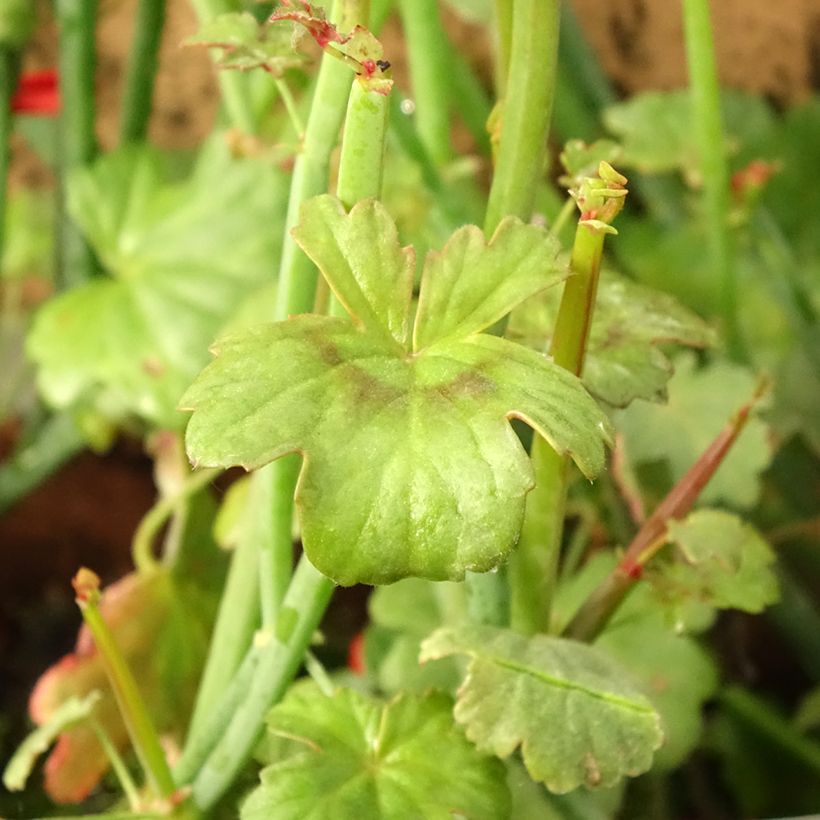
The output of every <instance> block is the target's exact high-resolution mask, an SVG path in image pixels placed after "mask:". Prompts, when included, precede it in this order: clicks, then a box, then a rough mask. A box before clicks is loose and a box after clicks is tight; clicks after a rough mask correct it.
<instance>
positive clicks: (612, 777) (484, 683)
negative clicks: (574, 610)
mask: <svg viewBox="0 0 820 820" xmlns="http://www.w3.org/2000/svg"><path fill="white" fill-rule="evenodd" d="M452 654H465V655H468V656H469V657H470V658H471V659H472V660H471V662H470V667H469V670H468V673H467V678H466V679H465V681H464V683H463V684H462V686H461V688H460V689H459V692H458V696H457V701H456V707H455V717H456V720H457V721H458V722H459V723H462V724H463V725H464V726H465V727H466V731H467V737H468V738H470V740H472V741H473V742H474V743H475V744H476V745H477V746H478V748H479V749H482V750H484V751H488V752H493V754H495V755H497V756H498V757H502V758H504V757H507V756H508V755H510V754H512V753H513V752H514V751H515V749H516V748H518V747H519V746H521V752H522V755H523V758H524V765H525V766H526V767H527V771H528V772H529V773H530V776H531V777H532V778H533V779H535V780H539V781H541V782H543V783H544V784H545V785H546V786H547V788H548V789H550V791H553V792H557V793H559V794H560V793H564V792H568V791H571V790H572V789H575V788H577V787H578V786H581V785H587V786H602V787H607V786H612V785H613V784H615V783H616V782H617V781H618V780H619V779H620V778H621V777H623V776H624V775H637V774H640V773H642V772H645V771H646V770H647V769H648V768H649V767H650V765H651V763H652V753H653V752H654V751H655V749H657V748H658V746H659V745H660V743H661V739H662V735H661V731H660V721H659V718H658V714H657V713H656V712H655V710H654V709H653V708H652V705H651V703H650V702H649V700H647V698H646V697H645V696H644V695H642V694H641V693H640V692H639V690H638V689H637V688H636V686H635V685H634V683H633V682H632V680H630V678H629V677H628V675H627V673H626V672H625V671H623V670H622V669H621V668H620V667H619V666H618V665H617V664H616V663H615V662H614V661H612V660H610V658H609V657H608V656H607V655H606V654H604V653H603V652H601V651H600V650H597V649H595V648H594V647H591V646H587V645H586V644H582V643H578V642H576V641H570V640H565V639H563V638H553V637H548V636H546V635H536V636H533V637H526V636H524V635H520V634H518V633H516V632H513V631H511V630H503V629H495V628H492V627H478V626H468V627H461V628H457V629H442V630H439V631H438V632H436V633H434V634H433V635H432V636H431V637H430V638H428V639H427V640H426V641H425V642H424V643H423V644H422V654H421V659H422V661H424V660H427V659H431V658H441V657H445V656H447V655H452Z"/></svg>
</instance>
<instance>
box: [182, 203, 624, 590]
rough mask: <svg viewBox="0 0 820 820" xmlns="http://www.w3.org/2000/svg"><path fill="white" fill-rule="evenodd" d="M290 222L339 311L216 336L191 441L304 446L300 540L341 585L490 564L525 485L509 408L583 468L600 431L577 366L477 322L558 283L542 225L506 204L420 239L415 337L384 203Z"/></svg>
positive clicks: (518, 512)
mask: <svg viewBox="0 0 820 820" xmlns="http://www.w3.org/2000/svg"><path fill="white" fill-rule="evenodd" d="M295 236H296V238H297V241H298V242H299V243H300V244H301V245H302V247H303V249H304V250H305V252H306V253H307V254H308V255H309V256H310V257H311V258H312V259H313V260H314V261H315V262H316V263H317V265H318V266H319V268H320V269H321V270H322V273H323V274H324V275H325V277H326V278H327V280H328V282H329V284H330V285H331V287H332V288H333V290H334V292H335V294H336V295H337V297H338V298H339V300H340V301H341V302H342V304H343V305H344V306H345V307H346V309H347V310H348V312H349V313H350V315H351V320H347V319H338V318H326V317H320V316H312V315H307V316H300V317H295V318H292V319H291V320H289V321H287V322H280V323H277V324H273V325H268V326H264V327H260V328H254V329H252V330H249V331H247V332H245V333H243V334H237V335H235V336H232V337H229V338H226V339H223V340H222V341H221V342H220V343H219V345H218V355H217V358H216V360H215V361H214V362H212V363H211V364H210V365H209V366H208V367H207V368H206V369H205V371H203V373H202V374H201V375H200V377H199V378H198V379H197V381H196V382H195V383H194V385H193V386H192V387H191V388H190V389H189V390H188V392H187V393H186V394H185V396H184V397H183V399H182V405H183V406H185V407H186V408H191V409H193V410H194V414H193V417H192V419H191V422H190V423H189V425H188V432H187V446H188V452H189V455H190V457H191V458H192V459H193V460H194V461H195V462H197V463H201V464H211V465H215V466H216V465H219V466H229V465H234V464H241V465H243V466H245V467H246V468H254V467H259V466H262V465H263V464H266V463H267V462H269V461H271V460H273V459H275V458H278V457H280V456H282V455H285V454H287V453H290V452H293V451H299V452H301V453H302V454H303V455H304V463H303V468H302V475H301V477H300V481H299V485H298V489H297V495H296V502H297V506H298V508H299V512H300V521H301V531H302V537H303V541H304V545H305V550H306V552H307V555H308V557H309V558H310V560H311V562H312V563H313V564H314V565H315V566H316V567H317V568H318V569H319V570H320V571H321V572H323V573H325V574H326V575H328V576H329V577H331V578H333V579H334V580H335V581H337V582H338V583H341V584H352V583H356V582H364V583H388V582H391V581H395V580H398V579H399V578H403V577H406V576H409V575H415V576H419V577H424V578H430V579H433V580H445V579H449V580H457V579H460V578H462V577H463V576H464V573H465V571H467V570H473V571H486V570H488V569H491V568H492V567H494V566H497V565H498V564H499V563H500V562H501V561H502V560H503V559H504V558H505V557H506V555H507V554H508V553H509V551H510V550H511V549H512V547H513V546H514V544H515V542H516V540H517V538H518V533H519V531H520V527H521V519H522V516H523V506H524V496H525V494H526V492H527V491H528V490H529V489H530V488H531V487H532V483H533V479H532V469H531V466H530V463H529V460H528V459H527V457H526V454H525V453H524V451H523V449H522V448H521V445H520V443H519V442H518V440H517V438H516V437H515V435H514V433H513V431H512V428H511V427H510V425H509V423H508V419H509V418H511V417H518V418H520V419H522V420H523V421H525V422H526V423H527V424H529V425H530V426H531V427H533V428H534V429H535V430H536V431H537V432H538V433H539V434H540V435H542V436H543V437H544V438H545V439H546V440H547V441H548V442H549V443H550V444H551V445H552V446H553V447H554V448H555V449H556V450H557V451H559V452H562V453H568V454H570V455H571V456H572V458H573V459H574V460H575V462H576V463H577V464H578V466H579V467H580V468H581V470H582V471H583V472H584V473H585V474H586V475H588V476H593V475H594V474H595V473H596V472H598V471H599V470H600V468H601V466H602V464H603V455H604V452H603V441H605V440H607V437H608V422H607V420H606V418H605V416H603V414H602V413H601V411H600V410H599V409H598V407H597V405H595V403H594V401H593V400H592V399H591V398H590V397H589V396H588V395H587V394H586V392H585V391H584V390H583V388H582V387H581V385H580V383H579V382H578V380H577V379H575V377H574V376H572V375H571V374H569V373H568V372H566V371H564V370H562V369H561V368H558V367H556V366H555V365H554V364H552V363H551V362H550V361H548V360H547V359H546V358H544V357H543V356H540V355H538V354H536V353H534V352H532V351H529V350H527V349H525V348H523V347H521V346H518V345H515V344H513V343H511V342H509V341H507V340H505V339H501V338H498V337H495V336H489V335H483V334H480V333H479V332H480V331H481V330H483V329H484V328H485V327H487V326H488V325H490V324H492V323H494V322H495V321H497V320H498V319H500V318H501V317H502V316H504V315H505V314H506V313H507V312H509V310H510V309H511V308H512V307H514V306H515V305H516V304H517V303H518V302H520V301H521V300H522V299H524V298H526V297H527V296H529V295H532V294H533V293H534V292H537V291H538V290H540V289H542V288H545V287H547V286H549V285H551V284H554V283H556V282H558V281H560V279H561V278H562V277H563V275H564V274H563V271H562V270H560V269H557V268H556V267H555V265H554V258H555V246H554V243H553V241H552V240H551V239H550V238H549V237H548V236H547V234H546V233H545V232H543V231H542V230H540V229H538V228H536V227H534V226H525V225H523V224H522V223H520V222H519V221H518V220H516V219H512V218H510V219H508V220H505V221H504V222H503V223H502V225H501V226H500V227H499V229H498V231H497V232H496V234H495V236H494V237H493V238H492V240H491V241H490V243H489V245H485V242H484V239H483V237H482V236H481V233H480V231H479V230H478V229H477V228H475V227H472V226H468V227H466V228H462V229H460V230H459V231H458V232H457V233H456V234H455V235H454V237H453V238H452V239H451V240H450V242H449V243H448V244H447V245H446V246H445V249H444V250H443V251H442V252H441V253H440V254H430V255H428V258H427V261H426V264H425V267H424V273H423V275H422V284H421V294H420V296H419V307H418V311H417V313H416V317H415V323H414V328H413V334H412V338H413V342H412V348H411V330H410V308H411V296H412V286H413V258H412V251H411V250H410V249H402V248H401V247H400V245H399V244H398V240H397V237H396V230H395V226H394V225H393V224H392V221H391V220H390V217H389V216H388V215H387V213H386V211H385V210H384V208H383V207H382V206H381V205H380V204H379V203H377V202H374V201H366V202H363V203H360V204H359V205H357V206H355V207H354V208H353V210H352V211H351V213H350V214H349V215H347V214H346V213H345V212H344V209H343V208H342V206H341V204H340V203H339V202H338V201H337V200H335V199H333V198H332V197H319V198H317V199H314V200H311V201H310V202H309V203H307V204H306V205H305V206H304V208H303V211H302V220H301V222H300V225H299V226H298V227H297V228H296V230H295ZM500 271H503V272H504V273H505V274H506V276H505V277H504V278H502V277H501V276H500V275H499V274H500ZM240 394H241V397H242V398H241V401H237V400H236V398H237V396H238V395H240Z"/></svg>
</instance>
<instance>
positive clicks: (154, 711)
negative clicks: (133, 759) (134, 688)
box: [29, 570, 213, 803]
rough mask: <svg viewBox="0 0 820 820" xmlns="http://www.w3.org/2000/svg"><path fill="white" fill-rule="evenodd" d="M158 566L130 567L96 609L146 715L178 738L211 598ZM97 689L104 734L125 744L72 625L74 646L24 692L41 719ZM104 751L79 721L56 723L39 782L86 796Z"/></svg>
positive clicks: (90, 648)
mask: <svg viewBox="0 0 820 820" xmlns="http://www.w3.org/2000/svg"><path fill="white" fill-rule="evenodd" d="M181 586H185V585H184V584H181V583H180V582H179V581H177V580H175V579H174V578H173V576H172V575H171V574H170V573H169V572H168V571H166V570H157V571H155V572H150V573H142V574H136V573H134V574H131V575H127V576H125V577H124V578H123V579H121V580H120V581H118V582H117V583H115V584H112V585H110V586H108V587H106V589H105V590H104V592H103V597H102V602H101V607H100V608H101V611H102V614H103V617H104V618H105V620H106V621H107V622H108V625H109V627H110V628H111V630H112V631H113V632H114V635H115V636H116V639H117V642H118V645H119V648H120V650H121V651H122V653H123V655H124V656H125V658H126V660H127V662H128V664H129V666H130V668H131V669H132V671H133V672H134V674H135V676H136V679H137V681H138V683H139V685H140V691H141V693H142V694H143V696H144V697H145V700H146V703H147V705H148V708H149V709H150V712H151V716H152V717H153V718H154V720H155V722H156V724H157V726H158V727H159V728H160V730H161V731H163V732H169V733H171V734H172V735H174V736H175V737H176V739H177V741H179V740H181V738H182V732H183V731H184V729H185V724H186V720H187V716H188V713H189V711H190V707H191V704H192V703H193V697H194V694H195V691H196V681H197V679H198V675H199V672H200V670H201V668H202V663H203V660H204V656H205V651H206V649H207V641H208V634H209V630H210V621H211V618H212V616H213V612H212V609H213V606H212V605H208V606H206V607H203V602H202V601H201V600H200V599H201V596H202V593H198V594H197V593H196V591H195V590H193V589H191V588H190V587H186V588H185V589H184V590H182V589H181ZM92 691H99V692H101V693H102V698H101V700H100V703H99V704H98V706H97V708H96V710H95V713H94V714H95V719H96V720H98V722H99V723H100V725H101V726H103V727H104V728H105V731H106V733H107V735H108V736H109V738H110V739H111V742H112V743H113V744H114V745H115V746H116V747H118V748H125V747H127V745H128V733H127V731H126V728H125V725H124V724H123V722H122V718H121V717H120V714H119V711H118V709H117V704H116V701H115V698H114V694H113V692H112V691H111V688H110V686H109V684H108V679H107V677H106V673H105V670H104V668H103V664H102V661H101V659H100V656H99V654H98V653H97V651H96V648H95V646H94V643H93V640H92V638H91V635H90V633H89V632H88V630H87V628H86V627H83V628H82V629H81V630H80V634H79V637H78V639H77V646H76V649H75V651H74V652H73V653H72V654H70V655H66V656H65V657H64V658H63V659H62V660H60V661H58V662H57V663H56V664H55V665H54V666H52V667H51V668H50V669H48V670H47V671H46V672H45V673H44V674H43V675H42V676H41V677H40V679H39V681H38V682H37V685H36V687H35V689H34V691H33V692H32V695H31V700H30V702H29V711H30V713H31V717H32V719H33V720H34V721H35V722H36V723H37V724H39V725H45V724H47V723H49V722H50V721H51V720H53V719H54V716H55V715H56V714H57V713H58V712H59V710H61V709H62V708H63V704H64V703H66V702H67V701H68V700H70V699H71V698H83V697H85V696H86V695H87V694H88V693H89V692H92ZM108 765H109V763H108V758H107V756H106V754H105V752H104V751H103V748H102V746H101V745H100V742H99V740H98V738H97V735H96V733H95V732H94V730H93V729H92V728H91V727H90V726H89V725H87V724H80V725H77V726H74V727H73V728H69V729H67V730H66V731H64V732H63V733H62V734H61V735H60V737H59V739H58V741H57V745H56V747H55V748H54V750H53V751H52V753H51V755H50V756H49V758H48V760H47V761H46V764H45V788H46V791H47V792H48V794H49V796H50V797H51V798H52V799H53V800H55V801H56V802H58V803H71V802H77V801H80V800H82V799H84V798H85V797H87V796H88V794H89V793H90V791H91V790H92V789H93V788H94V786H95V785H96V784H97V783H98V782H99V779H100V778H101V777H102V775H103V774H104V773H105V772H106V771H107V769H108Z"/></svg>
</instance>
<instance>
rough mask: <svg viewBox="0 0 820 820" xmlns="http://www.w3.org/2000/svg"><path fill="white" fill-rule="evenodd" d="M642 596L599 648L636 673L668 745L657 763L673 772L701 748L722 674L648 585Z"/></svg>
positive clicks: (623, 611) (624, 611)
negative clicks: (677, 627)
mask: <svg viewBox="0 0 820 820" xmlns="http://www.w3.org/2000/svg"><path fill="white" fill-rule="evenodd" d="M637 592H643V595H642V596H641V598H642V600H640V601H639V600H638V598H637V597H636V596H635V595H633V596H632V597H631V598H630V599H628V600H627V602H626V603H625V604H624V606H623V607H622V609H621V610H619V612H618V616H617V618H616V619H614V620H613V622H612V623H611V624H610V625H609V626H608V627H607V629H606V630H605V631H604V632H603V634H602V635H601V636H600V637H599V638H598V640H597V641H596V643H595V645H596V646H598V647H600V648H601V649H604V650H605V651H607V652H608V653H609V654H611V655H612V656H613V657H614V658H616V659H617V660H618V661H619V662H620V663H621V664H623V666H624V667H625V668H627V669H629V671H630V672H631V673H632V674H634V675H635V677H636V678H637V679H638V680H639V681H640V684H641V689H642V690H643V692H644V694H645V695H646V696H647V697H648V698H649V699H650V701H651V702H652V703H653V705H654V706H655V708H656V709H657V710H658V713H659V714H660V717H661V727H662V729H663V737H664V742H663V745H662V746H661V748H660V749H659V750H658V752H657V754H656V756H655V764H654V765H655V768H656V769H661V770H668V769H672V768H675V767H676V766H679V765H680V764H681V763H683V762H684V761H685V760H686V758H687V757H688V756H689V755H690V754H691V753H692V751H693V749H694V748H695V746H697V744H698V742H699V740H700V736H701V730H702V720H701V709H702V707H703V704H704V702H705V701H706V700H708V699H709V698H711V697H712V696H713V695H714V694H715V692H716V691H717V686H718V673H717V668H716V666H715V663H714V661H713V660H712V659H711V657H710V656H709V654H708V653H707V652H706V651H705V650H704V649H703V648H702V647H701V646H700V645H699V643H698V642H697V641H696V640H694V639H693V638H691V637H688V636H686V635H683V634H678V633H676V632H675V631H673V630H672V629H671V628H670V625H669V624H668V623H666V619H665V615H664V613H663V612H662V611H660V610H659V609H658V607H657V604H656V601H655V600H654V598H653V596H652V595H651V591H649V590H647V589H646V587H645V585H644V586H643V587H642V588H641V590H638V591H637ZM636 594H637V593H636Z"/></svg>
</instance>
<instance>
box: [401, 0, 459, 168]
mask: <svg viewBox="0 0 820 820" xmlns="http://www.w3.org/2000/svg"><path fill="white" fill-rule="evenodd" d="M399 9H400V11H401V20H402V26H403V27H404V35H405V41H406V44H407V54H408V62H409V63H410V77H411V80H412V84H413V97H414V98H415V102H416V114H415V116H416V127H417V128H418V132H419V136H420V137H421V140H422V142H423V143H424V144H425V146H426V147H427V150H428V151H429V152H430V156H432V158H433V160H434V161H435V162H436V163H437V164H438V165H443V164H445V163H446V162H448V161H449V160H450V159H452V155H453V148H452V144H451V142H450V102H451V96H452V85H451V77H452V74H453V69H452V60H451V59H450V51H451V50H452V48H453V47H452V45H451V44H450V43H449V42H448V40H447V35H446V34H445V33H444V29H443V28H442V24H441V16H440V15H439V10H438V2H437V0H399Z"/></svg>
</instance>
